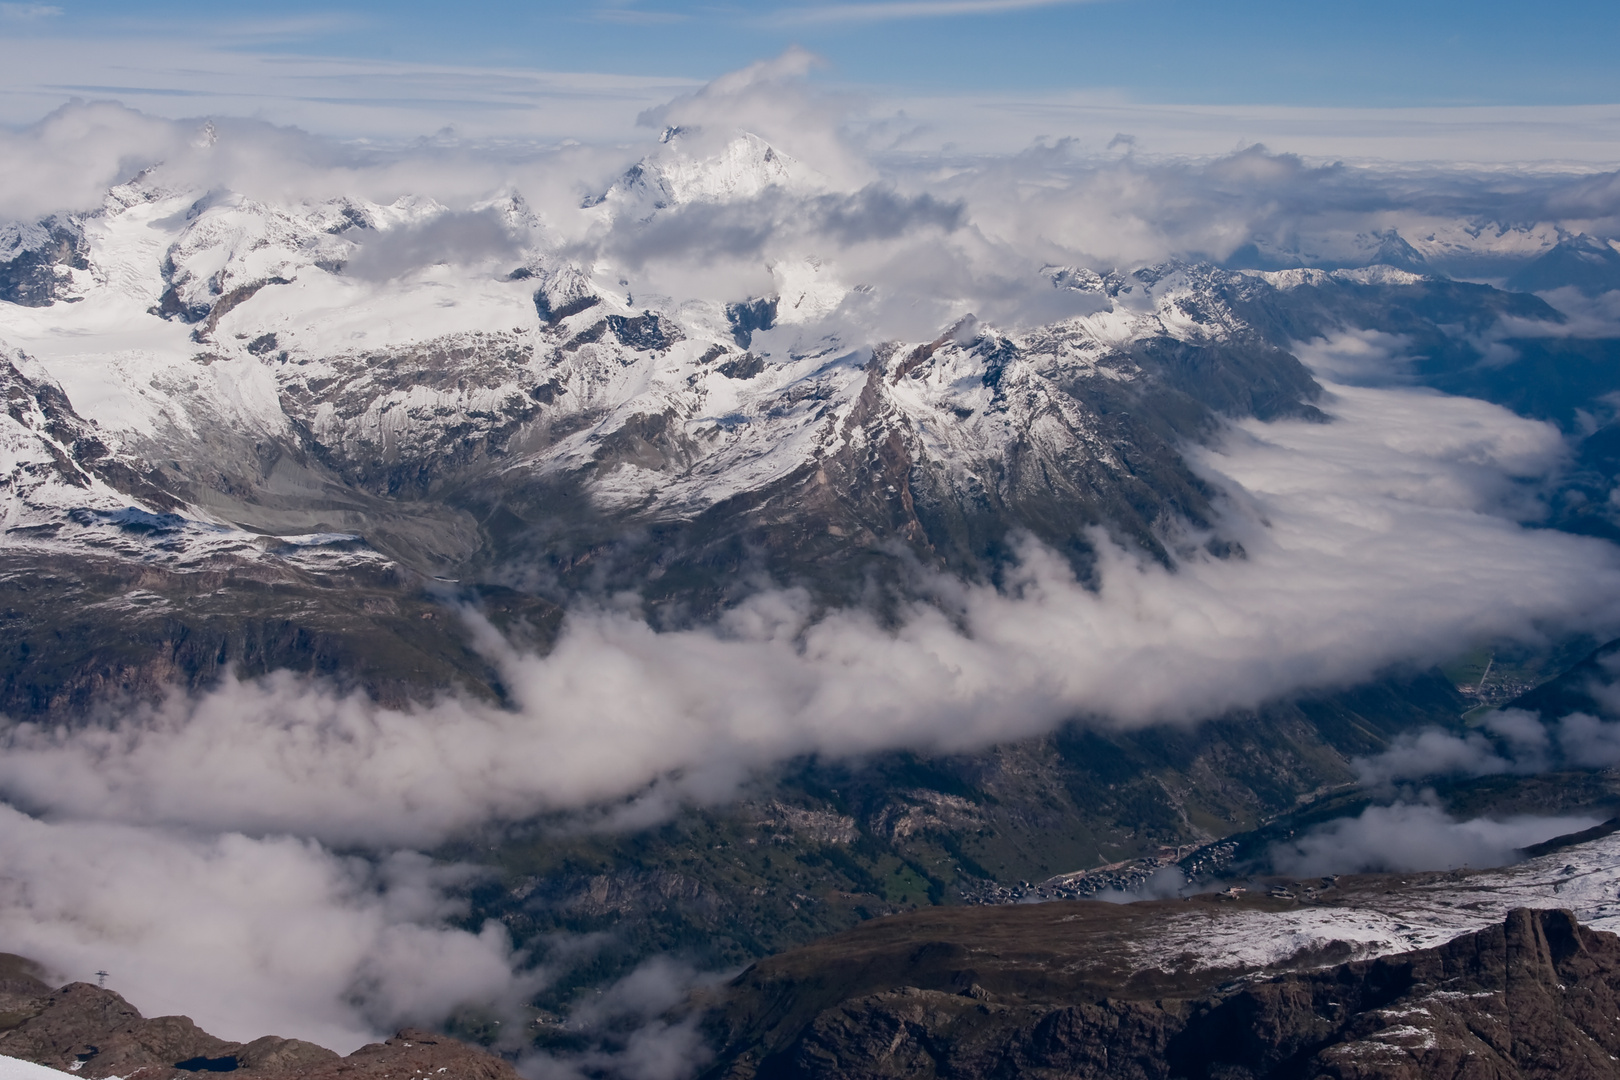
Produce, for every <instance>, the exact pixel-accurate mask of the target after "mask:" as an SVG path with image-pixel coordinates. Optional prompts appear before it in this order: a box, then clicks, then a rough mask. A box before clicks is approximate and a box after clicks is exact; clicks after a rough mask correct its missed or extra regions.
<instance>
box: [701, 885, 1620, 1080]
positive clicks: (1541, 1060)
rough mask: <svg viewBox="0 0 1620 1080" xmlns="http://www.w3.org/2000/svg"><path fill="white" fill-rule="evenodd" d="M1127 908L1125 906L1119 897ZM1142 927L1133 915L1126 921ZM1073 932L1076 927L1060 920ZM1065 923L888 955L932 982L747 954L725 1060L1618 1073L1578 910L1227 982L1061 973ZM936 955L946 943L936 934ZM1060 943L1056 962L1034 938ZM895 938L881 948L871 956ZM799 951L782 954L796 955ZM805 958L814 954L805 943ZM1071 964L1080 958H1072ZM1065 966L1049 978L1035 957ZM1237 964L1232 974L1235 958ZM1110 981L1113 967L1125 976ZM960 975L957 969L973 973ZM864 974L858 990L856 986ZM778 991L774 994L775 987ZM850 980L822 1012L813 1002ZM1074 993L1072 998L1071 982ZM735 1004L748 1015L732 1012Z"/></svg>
mask: <svg viewBox="0 0 1620 1080" xmlns="http://www.w3.org/2000/svg"><path fill="white" fill-rule="evenodd" d="M1115 918H1116V919H1118V918H1125V916H1123V915H1120V916H1115ZM1116 929H1128V928H1123V927H1121V928H1116ZM1059 937H1060V938H1061V937H1062V935H1061V934H1060V935H1059ZM1062 944H1063V943H1062V942H1061V941H1059V942H1056V943H1054V942H1053V941H1052V940H1051V939H1042V940H1039V941H1035V940H1032V941H1029V942H1026V945H1027V949H1028V954H1029V955H1028V956H1026V957H1025V958H1024V963H1023V966H1026V967H1030V971H1029V972H1028V974H1030V975H1032V976H1033V977H1032V978H1030V979H1028V980H1027V981H1025V982H1024V983H1023V984H1015V983H1014V984H1007V983H1006V982H1005V979H1003V980H1002V982H1003V985H997V986H996V989H995V990H991V989H986V988H985V987H984V986H983V985H981V984H980V982H978V981H977V980H976V979H975V975H978V974H983V975H987V976H988V977H989V980H990V981H991V982H992V983H995V981H996V979H997V977H998V976H1006V975H1008V974H1009V973H1011V972H1013V971H1015V970H1016V969H1017V968H1018V967H1019V966H1020V965H1019V963H1018V962H1017V961H1016V959H1009V956H1008V955H1006V954H1004V955H1002V963H1001V966H1000V968H998V969H997V971H995V972H974V971H968V970H951V969H952V968H953V967H960V966H961V964H962V962H963V961H964V960H966V959H967V958H968V957H967V952H966V950H963V949H961V948H960V947H958V948H957V950H956V952H957V953H958V954H960V955H955V956H954V960H955V964H953V963H952V960H953V956H952V955H948V954H950V953H951V949H950V947H949V946H948V945H945V944H942V943H936V944H931V945H924V946H922V947H921V948H920V949H917V950H915V951H913V952H912V953H911V954H909V955H904V956H900V955H896V956H893V957H891V962H892V963H893V964H894V968H895V971H896V973H900V972H904V973H905V974H907V975H911V976H921V977H922V979H921V981H924V982H926V983H930V984H931V985H928V986H926V987H916V986H902V987H899V988H896V989H889V990H883V991H880V992H877V993H870V992H862V991H861V989H860V987H861V984H862V983H863V982H865V983H867V984H870V981H871V979H872V978H873V977H875V976H876V975H877V972H875V971H872V970H866V969H862V968H858V967H857V968H856V969H853V970H852V969H850V968H847V967H846V968H844V969H843V970H838V969H825V968H823V969H819V970H810V971H804V970H800V971H798V972H797V974H796V976H794V977H792V978H787V972H788V970H789V969H790V968H792V967H793V965H792V964H791V963H782V964H778V965H777V966H776V967H775V968H774V969H772V970H769V971H762V970H761V969H763V968H765V967H766V965H760V966H759V968H756V969H750V971H749V972H746V973H744V975H742V976H741V977H739V979H738V981H737V983H735V984H733V990H732V993H733V998H732V1000H731V1001H730V1002H729V1003H728V1004H727V1005H726V1007H725V1009H726V1010H727V1011H725V1012H723V1013H722V1014H721V1015H722V1016H723V1017H724V1019H722V1020H720V1021H718V1022H717V1024H716V1027H717V1029H718V1030H720V1031H721V1032H722V1037H723V1038H729V1041H728V1042H727V1044H726V1049H725V1051H724V1052H723V1054H722V1058H721V1064H719V1065H717V1066H716V1067H715V1068H714V1069H713V1070H711V1074H710V1075H712V1076H716V1077H719V1076H725V1077H730V1078H735V1080H741V1078H743V1077H756V1076H757V1077H762V1078H763V1077H782V1078H787V1077H793V1078H805V1080H809V1078H812V1077H815V1078H820V1077H826V1078H832V1077H838V1078H841V1080H856V1078H862V1080H864V1078H871V1080H877V1078H888V1077H922V1076H930V1077H941V1078H943V1077H952V1078H960V1080H978V1078H990V1077H1059V1076H1062V1077H1087V1078H1091V1077H1095V1078H1104V1077H1107V1078H1110V1080H1112V1078H1120V1080H1126V1078H1128V1080H1160V1078H1162V1080H1171V1078H1180V1077H1186V1078H1188V1080H1238V1078H1242V1080H1283V1078H1295V1077H1300V1078H1304V1077H1311V1078H1324V1080H1325V1078H1334V1080H1352V1078H1355V1080H1372V1078H1388V1080H1409V1078H1410V1080H1418V1078H1424V1080H1432V1078H1440V1080H1465V1078H1467V1080H1473V1078H1485V1077H1492V1078H1497V1077H1499V1078H1504V1080H1507V1078H1521V1077H1522V1078H1526V1080H1529V1078H1548V1080H1551V1078H1553V1077H1560V1078H1563V1077H1568V1078H1571V1080H1573V1078H1582V1080H1584V1078H1587V1077H1593V1078H1596V1077H1614V1076H1617V1075H1620V1060H1617V1055H1620V1012H1617V1008H1616V1006H1617V1004H1620V938H1617V937H1616V936H1615V935H1613V934H1608V933H1604V932H1601V931H1594V930H1589V929H1586V928H1583V927H1581V926H1580V925H1578V924H1577V923H1576V922H1575V919H1574V916H1572V915H1571V914H1570V913H1569V912H1567V911H1559V910H1532V909H1526V908H1520V909H1517V910H1515V911H1513V912H1511V913H1509V915H1508V917H1507V919H1506V921H1505V922H1504V923H1503V924H1502V925H1500V926H1492V927H1489V928H1487V929H1484V930H1481V931H1478V932H1476V933H1473V934H1466V935H1463V936H1462V937H1459V938H1456V939H1454V940H1452V941H1450V942H1448V943H1446V944H1445V945H1442V946H1440V947H1438V948H1434V949H1426V950H1422V951H1418V952H1411V953H1405V954H1401V955H1397V956H1390V957H1384V958H1380V959H1377V960H1370V961H1359V962H1355V963H1349V964H1343V965H1341V966H1338V967H1335V968H1330V969H1326V970H1321V971H1315V972H1308V973H1297V974H1286V975H1280V976H1275V977H1272V978H1269V979H1262V980H1247V981H1241V982H1237V983H1231V984H1227V985H1225V986H1221V987H1214V988H1212V987H1210V986H1208V985H1198V984H1199V982H1200V980H1197V979H1194V980H1191V981H1190V982H1189V983H1187V984H1184V985H1183V986H1181V987H1179V988H1176V987H1166V986H1163V985H1156V984H1154V983H1152V982H1151V981H1150V982H1146V983H1141V984H1134V981H1133V980H1132V979H1126V980H1123V981H1118V980H1110V979H1109V978H1107V976H1106V974H1105V973H1098V972H1093V973H1091V974H1090V976H1089V978H1076V977H1073V976H1068V977H1065V976H1062V975H1060V974H1059V971H1060V970H1061V969H1063V968H1064V966H1065V965H1064V964H1063V960H1064V959H1067V960H1069V961H1074V962H1079V963H1082V965H1083V961H1077V960H1076V958H1075V957H1068V958H1063V957H1060V956H1057V955H1054V954H1055V953H1056V952H1057V951H1058V950H1060V949H1061V948H1062ZM930 952H931V953H933V954H937V957H936V960H937V962H931V961H930V959H929V955H928V954H929V953H930ZM1040 954H1045V961H1047V962H1046V963H1044V964H1037V963H1035V957H1036V956H1037V955H1040ZM876 955H878V954H875V953H871V952H869V953H868V954H867V956H866V960H867V962H868V967H870V964H871V962H873V960H874V957H875V956H876ZM786 959H787V958H783V960H784V961H785V960H786ZM801 962H802V961H801ZM1070 966H1072V965H1070ZM1043 967H1044V968H1045V969H1046V970H1047V972H1048V973H1049V974H1050V975H1051V976H1053V977H1051V978H1047V979H1043V978H1041V977H1040V975H1039V973H1038V970H1037V969H1040V968H1043ZM1227 974H1228V975H1229V974H1230V973H1227ZM1110 982H1112V985H1109V984H1110ZM956 984H960V985H956ZM841 987H842V988H847V989H848V990H849V991H852V992H851V993H849V995H848V996H846V997H840V995H839V992H838V991H839V989H840V988H841ZM773 992H774V996H773ZM829 999H836V1000H834V1002H833V1003H832V1004H830V1005H828V1006H827V1007H824V1008H820V1009H819V1010H814V1009H813V1010H812V1011H811V1012H809V1013H808V1014H807V1013H806V1012H805V1009H804V1005H805V1003H806V1002H810V1001H817V1000H819V1001H822V1002H825V1001H827V1000H829ZM1065 999H1067V1000H1065ZM728 1023H730V1024H732V1025H734V1026H732V1027H730V1028H729V1029H728V1028H727V1024H728Z"/></svg>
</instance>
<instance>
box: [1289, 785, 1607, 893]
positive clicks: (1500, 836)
mask: <svg viewBox="0 0 1620 1080" xmlns="http://www.w3.org/2000/svg"><path fill="white" fill-rule="evenodd" d="M1597 823H1598V819H1597V818H1593V817H1577V816H1570V817H1530V816H1524V817H1512V818H1506V819H1503V820H1500V821H1497V820H1492V819H1490V818H1475V819H1473V820H1471V821H1458V820H1456V819H1454V818H1452V817H1451V816H1450V815H1449V814H1447V813H1446V812H1445V811H1443V810H1441V809H1440V808H1439V807H1438V806H1435V805H1434V804H1433V803H1432V802H1398V803H1395V804H1394V805H1392V806H1370V807H1368V808H1367V809H1366V810H1364V811H1362V812H1361V814H1360V815H1358V816H1356V817H1353V818H1340V819H1339V820H1337V821H1331V822H1328V823H1327V824H1325V825H1320V826H1317V827H1316V828H1314V829H1312V830H1311V831H1310V832H1307V833H1306V834H1304V835H1303V836H1301V837H1299V838H1298V839H1295V840H1289V841H1287V842H1285V843H1282V844H1278V845H1276V846H1275V847H1273V848H1272V850H1271V861H1272V865H1273V866H1274V867H1275V868H1276V870H1277V872H1278V873H1281V874H1297V875H1300V876H1302V877H1311V876H1315V875H1318V874H1354V873H1393V872H1400V871H1403V870H1455V869H1457V868H1459V867H1464V866H1472V867H1489V866H1504V865H1506V864H1508V863H1512V862H1517V861H1518V860H1519V859H1520V858H1521V857H1522V855H1521V853H1522V850H1523V849H1524V848H1526V847H1529V846H1530V845H1531V844H1538V843H1540V842H1542V841H1543V840H1550V839H1552V838H1553V837H1555V836H1567V835H1569V834H1570V833H1576V832H1580V831H1581V830H1583V829H1589V828H1591V827H1592V826H1593V825H1596V824H1597Z"/></svg>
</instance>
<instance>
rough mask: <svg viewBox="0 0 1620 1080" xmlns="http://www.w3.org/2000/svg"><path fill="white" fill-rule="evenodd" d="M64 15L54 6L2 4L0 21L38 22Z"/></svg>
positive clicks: (0, 6)
mask: <svg viewBox="0 0 1620 1080" xmlns="http://www.w3.org/2000/svg"><path fill="white" fill-rule="evenodd" d="M60 14H62V9H61V8H59V7H57V6H56V5H54V4H0V20H5V21H6V22H37V21H38V20H40V19H52V18H55V17H56V16H58V15H60Z"/></svg>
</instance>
